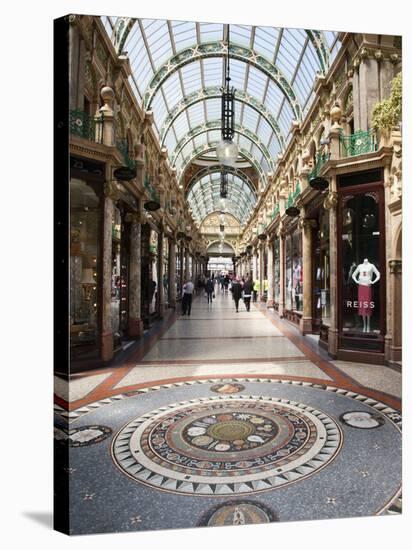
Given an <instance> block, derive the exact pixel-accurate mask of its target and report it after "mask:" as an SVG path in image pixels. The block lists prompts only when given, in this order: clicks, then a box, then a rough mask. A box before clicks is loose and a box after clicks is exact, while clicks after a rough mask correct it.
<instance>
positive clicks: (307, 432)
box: [55, 288, 401, 534]
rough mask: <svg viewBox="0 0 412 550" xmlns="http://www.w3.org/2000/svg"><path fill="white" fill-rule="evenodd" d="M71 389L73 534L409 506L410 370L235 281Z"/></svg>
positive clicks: (62, 399) (66, 435) (62, 437)
mask: <svg viewBox="0 0 412 550" xmlns="http://www.w3.org/2000/svg"><path fill="white" fill-rule="evenodd" d="M67 388H68V385H67V382H66V381H64V380H63V379H62V378H60V377H57V378H56V393H57V404H56V407H55V413H56V418H57V420H56V429H55V437H56V439H57V440H58V441H62V442H63V441H68V442H69V446H70V467H69V468H68V473H69V475H70V482H71V489H70V503H71V509H72V522H71V529H72V533H73V534H81V533H86V532H87V533H90V532H95V533H98V532H109V531H119V530H140V529H161V528H171V527H174V528H176V527H193V526H196V525H223V524H242V523H261V522H268V521H288V520H302V519H316V518H335V517H351V516H362V515H374V514H396V513H399V512H400V510H401V498H400V494H399V488H400V482H401V477H400V476H401V463H400V461H401V458H400V448H401V438H400V428H399V426H400V416H399V414H398V412H397V410H398V409H399V408H400V391H401V388H400V373H398V372H396V371H394V370H391V369H388V368H387V367H383V366H378V365H366V364H354V363H347V362H343V361H330V360H328V359H327V358H326V354H323V353H322V352H321V351H320V350H319V348H318V347H317V345H314V344H313V342H312V341H311V340H310V339H309V338H308V337H303V336H302V335H300V334H299V332H298V331H297V330H296V329H295V328H294V327H293V326H292V325H291V324H290V323H288V322H285V321H280V320H279V319H278V318H277V317H275V314H274V313H273V312H270V311H269V310H267V309H266V307H265V306H264V305H262V304H253V305H252V307H251V311H250V312H246V310H245V308H244V305H243V302H241V305H240V308H239V313H235V308H234V303H233V300H232V297H231V295H230V292H227V293H223V292H222V291H220V290H218V289H217V288H216V299H215V300H214V301H213V303H212V304H211V305H208V304H207V302H206V298H205V297H204V295H203V293H201V294H198V296H197V297H195V299H194V302H193V307H192V313H191V316H190V317H187V316H186V317H183V316H181V315H175V314H172V315H171V316H170V317H168V318H167V319H166V320H165V321H164V322H163V323H162V324H161V325H158V326H157V327H156V328H154V329H153V330H152V331H149V332H148V333H147V334H146V336H145V339H144V342H142V346H141V347H140V348H139V349H137V350H134V351H133V352H132V353H131V356H130V357H129V358H128V360H127V361H126V362H125V363H123V364H122V365H121V366H117V367H115V368H112V369H111V368H109V369H106V370H100V371H91V372H87V373H83V374H78V375H73V376H72V378H71V381H70V390H69V395H68V394H67V392H68V389H67ZM67 407H68V408H69V410H70V412H67V411H66V410H65V409H66V408H67ZM67 419H68V420H69V428H70V429H69V431H67V430H65V428H64V422H65V421H66V420H67ZM59 426H60V427H59ZM297 503H299V504H298V505H297Z"/></svg>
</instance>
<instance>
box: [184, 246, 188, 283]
mask: <svg viewBox="0 0 412 550" xmlns="http://www.w3.org/2000/svg"><path fill="white" fill-rule="evenodd" d="M184 250H185V251H184V257H185V276H184V281H183V283H186V281H188V280H189V276H190V274H189V249H188V248H186V247H185V249H184Z"/></svg>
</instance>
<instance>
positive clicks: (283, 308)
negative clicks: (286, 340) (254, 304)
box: [278, 302, 285, 319]
mask: <svg viewBox="0 0 412 550" xmlns="http://www.w3.org/2000/svg"><path fill="white" fill-rule="evenodd" d="M284 310H285V305H284V304H282V303H280V302H279V309H278V314H279V317H280V318H281V319H283V317H284V315H283V312H284Z"/></svg>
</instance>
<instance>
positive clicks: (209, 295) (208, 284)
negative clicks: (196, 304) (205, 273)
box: [205, 277, 215, 303]
mask: <svg viewBox="0 0 412 550" xmlns="http://www.w3.org/2000/svg"><path fill="white" fill-rule="evenodd" d="M205 290H206V294H207V303H209V302H210V303H212V296H213V292H214V290H215V287H214V285H213V281H212V279H211V278H210V277H209V279H208V280H207V281H206V285H205Z"/></svg>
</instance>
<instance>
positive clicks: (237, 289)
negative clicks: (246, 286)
mask: <svg viewBox="0 0 412 550" xmlns="http://www.w3.org/2000/svg"><path fill="white" fill-rule="evenodd" d="M231 291H232V297H233V300H234V301H235V306H236V313H238V312H239V300H240V299H241V297H242V285H241V284H240V279H239V277H236V279H233V282H232V288H231Z"/></svg>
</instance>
